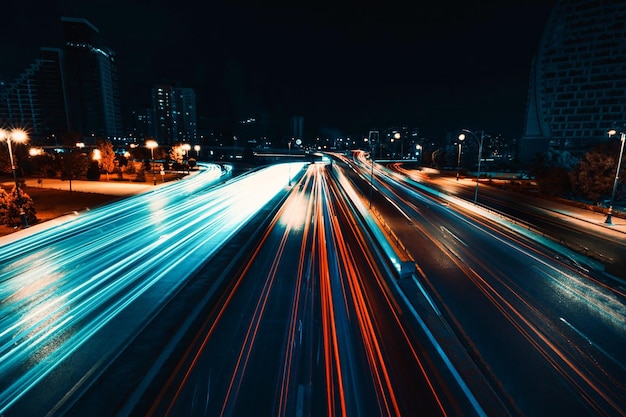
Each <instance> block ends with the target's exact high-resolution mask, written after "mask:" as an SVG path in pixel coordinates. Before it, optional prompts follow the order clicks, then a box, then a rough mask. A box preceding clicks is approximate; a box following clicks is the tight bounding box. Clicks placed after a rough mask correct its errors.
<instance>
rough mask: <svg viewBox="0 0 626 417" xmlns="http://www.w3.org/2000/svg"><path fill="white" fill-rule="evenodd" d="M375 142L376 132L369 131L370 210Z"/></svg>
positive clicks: (378, 138)
mask: <svg viewBox="0 0 626 417" xmlns="http://www.w3.org/2000/svg"><path fill="white" fill-rule="evenodd" d="M376 140H378V142H380V137H379V136H378V130H370V133H369V139H368V142H369V144H370V160H371V162H372V170H371V171H370V208H372V192H373V190H374V152H375V151H376V149H375V148H374V146H375V144H374V141H376Z"/></svg>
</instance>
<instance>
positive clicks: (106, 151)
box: [97, 139, 115, 181]
mask: <svg viewBox="0 0 626 417" xmlns="http://www.w3.org/2000/svg"><path fill="white" fill-rule="evenodd" d="M97 146H98V150H99V151H100V160H99V163H100V169H101V170H103V171H104V172H105V173H106V174H107V181H108V180H109V174H110V173H112V172H113V171H115V151H114V150H113V144H112V143H111V142H109V141H108V140H103V139H98V143H97Z"/></svg>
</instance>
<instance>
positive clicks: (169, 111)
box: [152, 85, 198, 145]
mask: <svg viewBox="0 0 626 417" xmlns="http://www.w3.org/2000/svg"><path fill="white" fill-rule="evenodd" d="M152 108H153V110H154V124H155V139H156V141H157V142H159V144H163V145H174V144H176V143H198V132H197V114H196V94H195V92H194V90H193V89H192V88H184V87H174V86H171V85H157V86H154V87H153V88H152Z"/></svg>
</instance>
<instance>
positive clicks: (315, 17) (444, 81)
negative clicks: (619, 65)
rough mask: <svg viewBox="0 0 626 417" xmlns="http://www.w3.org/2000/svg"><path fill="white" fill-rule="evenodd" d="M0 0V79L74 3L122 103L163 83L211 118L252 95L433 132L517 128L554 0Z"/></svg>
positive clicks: (230, 112)
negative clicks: (102, 52)
mask: <svg viewBox="0 0 626 417" xmlns="http://www.w3.org/2000/svg"><path fill="white" fill-rule="evenodd" d="M7 3H9V4H4V5H3V15H4V16H5V19H3V20H4V22H3V27H2V36H0V79H5V80H7V81H13V80H14V79H15V77H16V76H17V75H18V73H19V72H21V71H23V70H24V69H25V68H26V66H27V65H29V64H30V63H32V62H33V61H34V60H35V59H36V58H37V57H38V53H39V52H38V51H39V48H40V47H42V46H50V47H58V46H61V44H62V37H61V29H60V17H61V16H70V17H80V18H86V19H87V20H89V21H90V22H91V23H92V24H93V25H94V26H96V27H97V28H98V29H99V30H100V33H101V35H102V40H103V43H104V44H105V45H107V46H109V47H110V48H111V49H112V50H114V51H115V52H116V53H117V57H118V68H119V79H120V89H121V94H122V107H123V110H128V109H130V108H133V107H136V106H137V107H138V106H144V107H147V106H149V105H150V88H151V86H152V85H154V84H158V83H168V84H172V83H176V84H177V85H180V86H182V87H192V88H194V89H195V91H196V95H197V100H198V110H199V116H202V117H205V116H207V118H208V120H209V123H211V124H216V123H218V121H219V120H220V119H227V118H229V117H232V116H234V115H236V116H237V117H245V115H247V114H249V115H258V113H259V111H258V109H264V110H265V111H267V112H270V113H271V114H274V115H276V114H282V115H287V116H291V115H301V116H303V117H304V123H305V127H308V128H312V127H314V126H315V127H331V128H336V129H338V130H339V131H340V132H343V133H345V134H357V133H360V132H367V131H368V130H369V129H381V128H386V127H390V126H399V125H405V126H407V125H408V126H411V127H418V128H419V129H420V130H421V133H422V136H423V137H427V138H435V137H441V136H442V135H445V134H446V133H447V132H450V131H456V130H458V129H460V128H470V129H477V130H482V129H484V130H486V131H487V132H489V133H494V134H495V133H504V134H505V135H506V136H508V137H519V136H521V134H522V133H523V124H524V111H525V107H526V97H527V93H528V79H529V73H530V64H531V59H532V56H533V54H534V52H535V51H536V49H537V47H538V44H539V40H540V38H541V34H542V31H543V27H544V25H545V23H546V21H547V18H548V16H549V13H550V11H551V8H552V6H553V4H554V0H543V1H538V0H527V1H506V0H503V1H497V2H480V3H478V2H466V3H465V4H459V2H457V1H454V2H452V1H445V0H440V1H432V2H415V1H411V2H390V1H387V2H373V4H370V2H367V3H365V2H339V1H336V2H321V1H318V2H305V1H293V2H291V3H285V2H280V3H276V2H274V3H272V2H251V1H248V2H246V1H240V0H235V1H229V2H226V1H222V2H215V1H208V2H205V3H201V2H198V3H192V2H189V1H187V0H183V1H163V0H158V1H148V0H93V1H83V2H78V1H56V2H43V1H29V0H26V1H19V2H17V1H16V2H7ZM200 4H202V7H200ZM7 16H11V18H8V17H7Z"/></svg>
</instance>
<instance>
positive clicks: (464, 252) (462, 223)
mask: <svg viewBox="0 0 626 417" xmlns="http://www.w3.org/2000/svg"><path fill="white" fill-rule="evenodd" d="M344 163H346V164H347V166H349V167H350V169H352V170H353V175H352V177H353V181H355V182H357V183H358V184H360V187H361V191H362V194H363V195H366V196H367V194H368V188H370V187H371V186H370V181H371V179H372V173H374V175H373V177H374V187H375V189H376V192H375V193H374V194H373V196H374V199H373V202H372V204H373V206H374V209H375V210H377V211H378V212H379V218H380V219H381V221H382V222H384V223H385V225H386V226H385V227H386V228H387V229H388V230H390V232H391V233H393V239H394V240H397V241H399V242H401V243H402V250H403V251H405V253H406V256H407V257H410V258H412V259H414V260H415V262H416V265H417V268H418V272H419V273H418V275H419V281H421V282H423V285H427V286H428V287H429V289H430V292H431V293H432V294H433V295H434V296H435V297H436V299H437V300H438V306H440V307H441V309H442V310H443V311H444V312H445V316H446V319H447V320H448V321H449V323H451V325H452V326H453V328H454V329H455V332H456V334H457V336H458V337H459V339H460V340H461V341H462V343H463V344H464V345H465V346H466V348H467V349H468V352H470V355H471V356H472V357H473V358H474V360H475V361H476V363H477V364H480V366H481V368H482V372H483V373H484V374H485V375H486V376H487V377H488V378H489V379H490V380H491V385H492V386H493V387H494V389H496V390H498V391H499V396H500V398H502V399H503V401H505V402H506V403H507V407H508V408H509V410H510V411H511V413H513V414H518V415H557V414H559V415H561V414H566V415H577V416H580V415H590V416H591V415H623V414H624V410H625V405H626V395H625V393H626V391H625V386H624V381H626V373H625V369H626V366H625V363H624V361H623V358H622V357H621V355H620V353H621V350H622V347H623V346H624V345H625V343H626V324H625V323H626V319H625V318H626V292H625V290H624V283H623V281H621V280H619V279H613V278H612V277H610V276H607V275H605V274H603V273H602V272H601V271H596V270H586V269H584V268H580V267H578V265H577V263H576V262H571V260H570V259H568V258H567V255H563V253H567V252H566V249H564V250H565V252H563V253H561V252H557V251H555V250H554V249H551V247H550V246H548V245H544V244H543V243H547V240H548V239H545V238H543V237H542V236H541V235H539V234H537V235H533V234H532V233H521V231H522V229H520V228H518V229H516V228H515V225H514V224H513V223H508V222H507V221H504V220H502V219H501V218H499V217H497V216H492V215H491V214H490V212H489V211H487V210H482V209H481V208H480V207H476V206H475V205H473V204H468V203H467V202H465V201H463V200H460V199H457V198H455V197H450V196H449V195H448V194H443V193H438V192H437V191H436V190H431V193H425V192H424V191H423V189H422V187H418V186H416V185H415V184H413V183H412V182H410V181H406V178H405V177H403V176H398V175H397V173H395V172H392V171H388V170H386V169H385V168H384V167H382V166H379V165H376V166H375V169H374V170H373V171H372V168H371V163H370V162H369V161H365V160H364V159H362V158H361V159H355V160H350V159H348V158H344ZM452 182H453V183H454V181H452ZM542 242H543V243H542Z"/></svg>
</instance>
